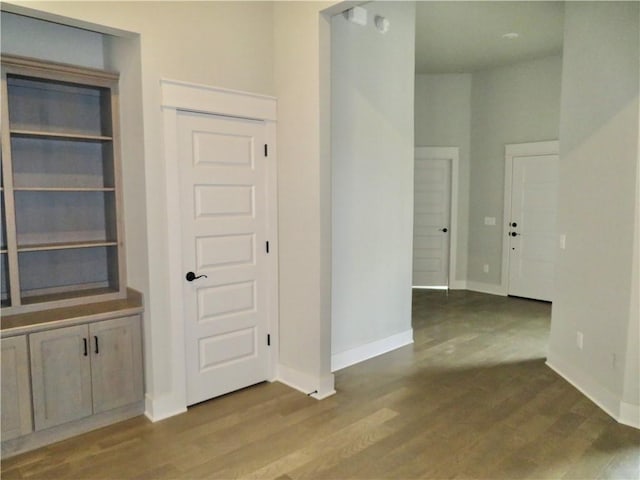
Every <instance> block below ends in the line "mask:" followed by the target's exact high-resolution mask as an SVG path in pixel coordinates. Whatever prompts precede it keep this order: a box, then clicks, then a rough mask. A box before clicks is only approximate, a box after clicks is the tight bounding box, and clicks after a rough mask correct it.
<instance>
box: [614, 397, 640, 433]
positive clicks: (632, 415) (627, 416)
mask: <svg viewBox="0 0 640 480" xmlns="http://www.w3.org/2000/svg"><path fill="white" fill-rule="evenodd" d="M618 421H619V422H620V423H622V424H624V425H628V426H630V427H634V428H637V429H640V405H634V404H632V403H627V402H620V418H618Z"/></svg>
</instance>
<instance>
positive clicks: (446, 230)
mask: <svg viewBox="0 0 640 480" xmlns="http://www.w3.org/2000/svg"><path fill="white" fill-rule="evenodd" d="M440 231H441V232H444V233H447V232H448V231H449V230H448V229H447V228H446V227H445V228H441V229H440Z"/></svg>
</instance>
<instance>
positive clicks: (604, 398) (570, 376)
mask: <svg viewBox="0 0 640 480" xmlns="http://www.w3.org/2000/svg"><path fill="white" fill-rule="evenodd" d="M546 364H547V366H548V367H549V368H551V369H552V370H553V371H554V372H556V373H557V374H558V375H560V376H561V377H562V378H563V379H564V380H566V381H567V382H569V383H570V384H571V385H573V386H574V387H575V388H576V389H577V390H578V391H580V393H582V394H583V395H584V396H585V397H587V398H588V399H589V400H591V401H592V402H593V403H595V404H596V405H597V406H598V407H600V408H601V409H602V410H604V411H605V412H606V413H607V414H608V415H609V416H611V417H612V418H613V419H614V420H616V421H617V422H619V423H623V424H625V425H629V426H631V427H635V428H640V405H632V404H629V403H626V402H623V401H621V400H620V398H618V396H617V395H615V394H614V393H613V392H611V391H609V390H608V389H606V388H604V387H602V386H601V385H600V384H598V383H597V382H595V381H594V380H593V379H592V378H591V377H590V376H589V375H588V374H587V373H584V372H583V371H582V370H580V369H578V368H575V367H573V366H572V365H571V364H570V363H568V362H565V361H564V360H563V359H562V358H560V357H559V356H557V355H553V354H550V355H549V357H548V358H547V362H546Z"/></svg>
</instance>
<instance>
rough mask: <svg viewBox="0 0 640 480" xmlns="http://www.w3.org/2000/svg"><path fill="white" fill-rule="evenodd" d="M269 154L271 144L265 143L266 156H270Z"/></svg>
mask: <svg viewBox="0 0 640 480" xmlns="http://www.w3.org/2000/svg"><path fill="white" fill-rule="evenodd" d="M268 155H269V146H268V145H267V144H266V143H265V144H264V156H265V157H266V156H268Z"/></svg>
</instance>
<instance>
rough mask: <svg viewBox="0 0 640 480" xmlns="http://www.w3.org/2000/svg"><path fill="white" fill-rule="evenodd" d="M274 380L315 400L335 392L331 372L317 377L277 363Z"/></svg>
mask: <svg viewBox="0 0 640 480" xmlns="http://www.w3.org/2000/svg"><path fill="white" fill-rule="evenodd" d="M276 380H277V381H278V382H280V383H284V384H285V385H287V386H289V387H291V388H294V389H296V390H298V391H300V392H302V393H305V394H307V395H309V396H311V397H313V398H315V399H317V400H322V399H324V398H327V397H330V396H331V395H333V394H335V393H336V391H335V389H334V378H333V374H331V375H327V376H325V377H317V376H315V375H309V374H308V373H305V372H301V371H300V370H296V369H294V368H291V367H287V366H286V365H282V364H278V376H277V379H276Z"/></svg>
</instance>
